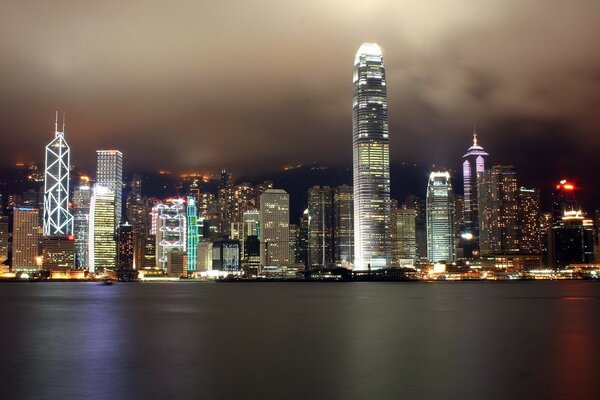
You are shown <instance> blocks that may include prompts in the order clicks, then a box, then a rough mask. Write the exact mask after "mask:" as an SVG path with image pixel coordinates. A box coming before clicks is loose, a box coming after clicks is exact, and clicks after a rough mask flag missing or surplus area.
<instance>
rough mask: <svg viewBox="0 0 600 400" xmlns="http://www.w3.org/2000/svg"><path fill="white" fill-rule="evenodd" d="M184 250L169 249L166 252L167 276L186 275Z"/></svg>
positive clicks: (177, 276)
mask: <svg viewBox="0 0 600 400" xmlns="http://www.w3.org/2000/svg"><path fill="white" fill-rule="evenodd" d="M186 258H187V257H186V252H185V251H181V250H171V251H169V252H168V253H167V262H166V272H167V275H168V276H171V277H174V278H179V277H181V276H187V270H186V264H187V261H186Z"/></svg>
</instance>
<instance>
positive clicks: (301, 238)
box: [295, 208, 309, 268]
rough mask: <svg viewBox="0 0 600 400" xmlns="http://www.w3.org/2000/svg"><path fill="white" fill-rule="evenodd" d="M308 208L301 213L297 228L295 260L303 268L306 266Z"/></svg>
mask: <svg viewBox="0 0 600 400" xmlns="http://www.w3.org/2000/svg"><path fill="white" fill-rule="evenodd" d="M308 220H309V218H308V208H307V209H306V210H304V212H303V213H302V217H301V218H300V225H299V228H298V245H297V246H296V248H297V249H298V258H297V259H296V260H295V261H296V262H297V263H299V264H302V265H304V268H308V230H309V224H308V222H309V221H308Z"/></svg>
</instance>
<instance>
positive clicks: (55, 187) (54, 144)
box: [44, 112, 73, 236]
mask: <svg viewBox="0 0 600 400" xmlns="http://www.w3.org/2000/svg"><path fill="white" fill-rule="evenodd" d="M70 161H71V149H70V148H69V145H68V144H67V142H66V141H65V121H64V115H63V124H62V131H59V130H58V112H57V113H56V119H55V121H54V139H53V140H52V141H51V142H50V143H48V145H47V146H46V166H45V172H44V235H45V236H49V235H69V234H71V233H73V217H72V216H71V214H70V213H69V163H70Z"/></svg>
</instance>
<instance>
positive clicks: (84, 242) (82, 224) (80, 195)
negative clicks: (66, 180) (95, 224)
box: [73, 179, 92, 268]
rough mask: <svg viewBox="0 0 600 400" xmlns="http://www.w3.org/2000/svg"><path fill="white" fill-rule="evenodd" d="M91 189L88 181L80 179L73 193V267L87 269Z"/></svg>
mask: <svg viewBox="0 0 600 400" xmlns="http://www.w3.org/2000/svg"><path fill="white" fill-rule="evenodd" d="M91 197H92V189H91V187H90V184H89V181H88V180H86V179H82V181H81V182H80V184H79V186H78V187H77V188H76V189H75V190H74V191H73V234H74V235H75V266H76V267H77V268H87V267H88V261H89V256H88V244H89V243H88V242H89V240H88V232H89V218H90V200H91Z"/></svg>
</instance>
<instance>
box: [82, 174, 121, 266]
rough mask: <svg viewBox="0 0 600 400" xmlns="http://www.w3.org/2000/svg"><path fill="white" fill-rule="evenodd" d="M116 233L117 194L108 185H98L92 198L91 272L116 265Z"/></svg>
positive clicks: (89, 242) (90, 229)
mask: <svg viewBox="0 0 600 400" xmlns="http://www.w3.org/2000/svg"><path fill="white" fill-rule="evenodd" d="M115 233H116V229H115V194H114V193H113V191H112V190H110V189H109V188H107V187H104V186H99V185H96V186H95V187H94V190H93V193H92V197H91V200H90V219H89V233H88V256H89V260H88V269H89V271H90V272H95V271H99V270H101V269H104V268H108V269H114V268H115V267H116V265H117V243H116V241H115Z"/></svg>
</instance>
